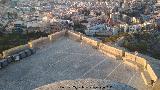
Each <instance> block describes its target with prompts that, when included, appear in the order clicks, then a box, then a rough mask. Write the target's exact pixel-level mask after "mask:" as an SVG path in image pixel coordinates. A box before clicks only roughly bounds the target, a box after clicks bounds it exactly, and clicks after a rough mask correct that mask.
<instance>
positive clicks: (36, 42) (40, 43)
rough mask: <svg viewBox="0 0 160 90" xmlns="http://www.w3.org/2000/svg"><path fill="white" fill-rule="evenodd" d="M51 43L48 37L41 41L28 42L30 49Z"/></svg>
mask: <svg viewBox="0 0 160 90" xmlns="http://www.w3.org/2000/svg"><path fill="white" fill-rule="evenodd" d="M47 42H49V38H48V37H41V38H39V39H36V40H33V41H31V42H28V44H29V47H30V48H37V47H39V46H40V45H42V44H43V43H47Z"/></svg>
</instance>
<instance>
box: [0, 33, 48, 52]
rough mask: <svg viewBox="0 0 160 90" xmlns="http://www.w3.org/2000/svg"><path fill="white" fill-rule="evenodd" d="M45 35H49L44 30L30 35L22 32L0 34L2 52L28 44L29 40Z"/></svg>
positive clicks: (0, 49)
mask: <svg viewBox="0 0 160 90" xmlns="http://www.w3.org/2000/svg"><path fill="white" fill-rule="evenodd" d="M44 36H47V34H46V33H44V32H31V33H28V35H27V34H20V33H12V34H3V35H1V36H0V52H2V51H4V50H7V49H10V48H13V47H15V46H19V45H23V44H26V43H27V42H28V40H34V39H37V38H39V37H44Z"/></svg>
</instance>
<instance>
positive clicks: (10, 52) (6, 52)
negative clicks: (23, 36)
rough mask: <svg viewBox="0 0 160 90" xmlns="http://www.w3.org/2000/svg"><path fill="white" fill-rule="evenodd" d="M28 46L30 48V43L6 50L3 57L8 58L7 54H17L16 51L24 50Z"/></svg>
mask: <svg viewBox="0 0 160 90" xmlns="http://www.w3.org/2000/svg"><path fill="white" fill-rule="evenodd" d="M28 48H29V45H28V44H25V45H20V46H17V47H14V48H11V49H8V50H5V51H3V52H2V53H3V58H6V57H7V56H10V55H13V54H16V53H18V52H20V51H22V50H25V49H28Z"/></svg>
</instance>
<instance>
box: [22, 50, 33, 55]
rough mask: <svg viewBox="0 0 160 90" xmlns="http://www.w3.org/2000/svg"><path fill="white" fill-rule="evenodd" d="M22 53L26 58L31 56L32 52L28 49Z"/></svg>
mask: <svg viewBox="0 0 160 90" xmlns="http://www.w3.org/2000/svg"><path fill="white" fill-rule="evenodd" d="M24 52H25V53H26V55H27V56H31V55H32V52H31V50H29V49H27V50H25V51H24Z"/></svg>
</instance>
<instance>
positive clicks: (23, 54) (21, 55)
mask: <svg viewBox="0 0 160 90" xmlns="http://www.w3.org/2000/svg"><path fill="white" fill-rule="evenodd" d="M19 56H20V59H23V58H25V57H27V55H26V53H25V51H21V52H20V53H19Z"/></svg>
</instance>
